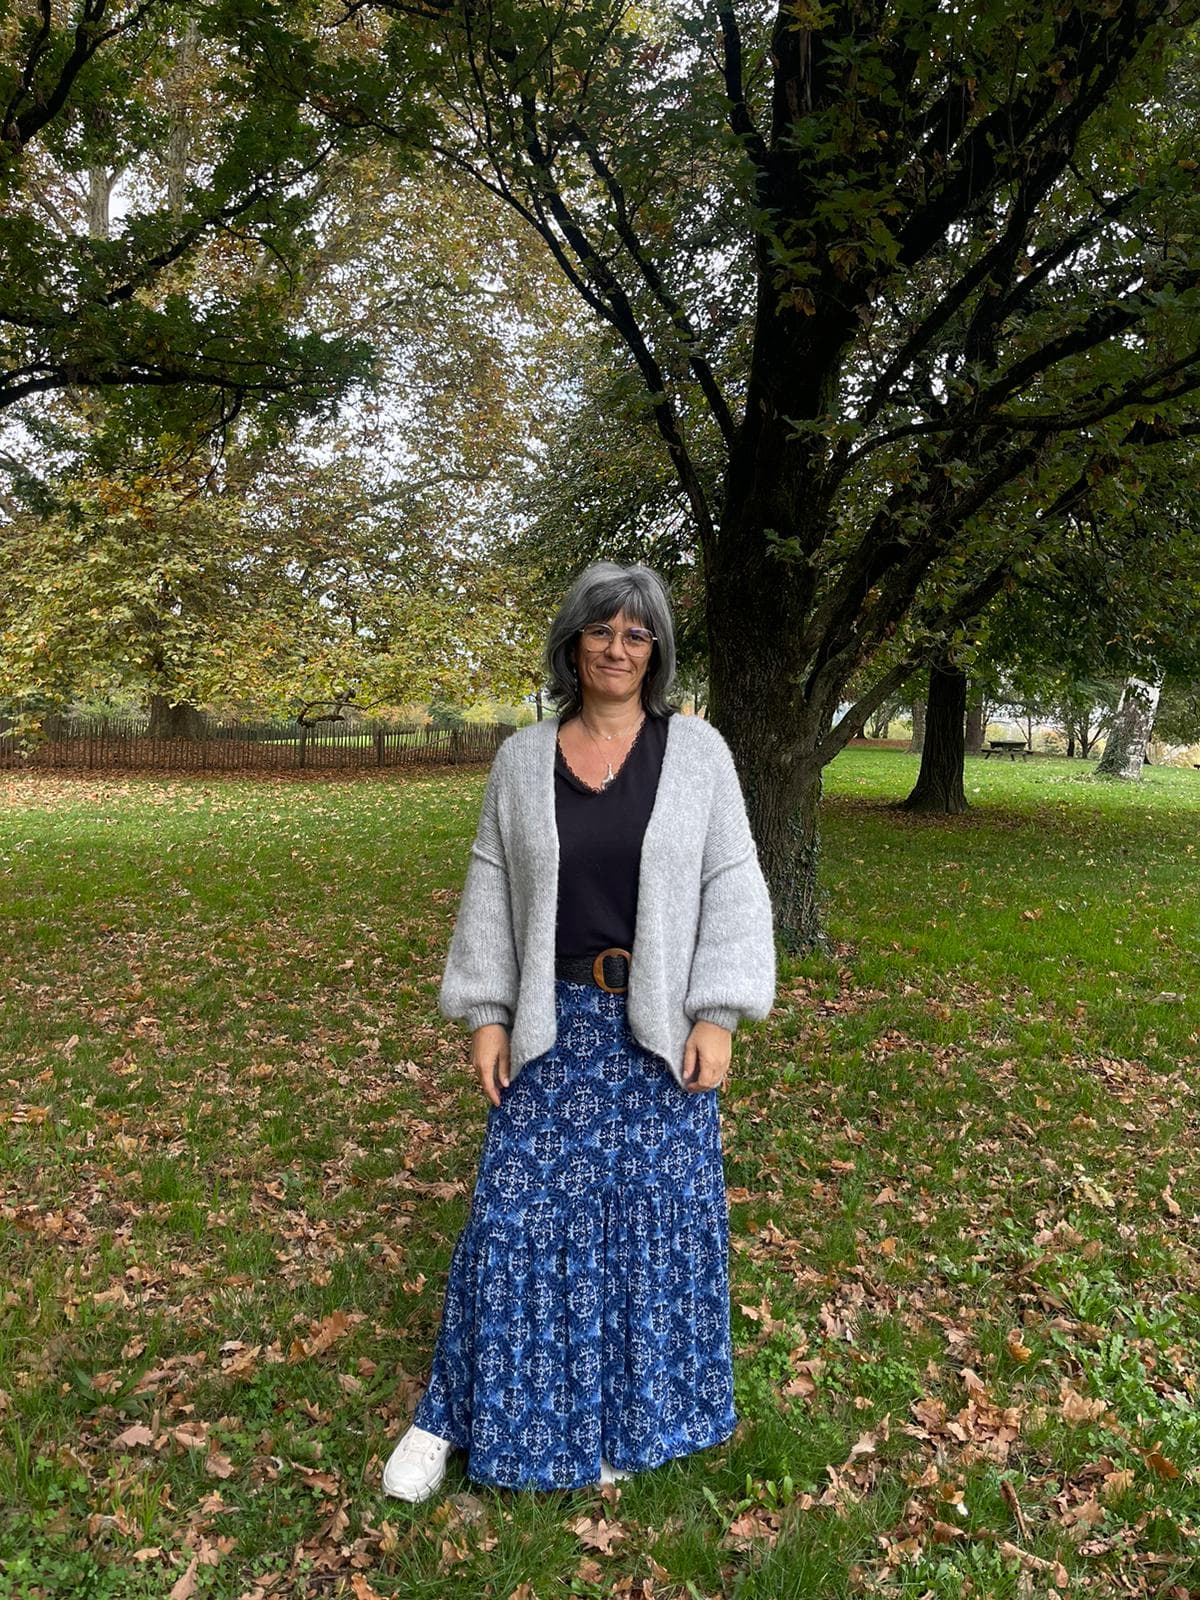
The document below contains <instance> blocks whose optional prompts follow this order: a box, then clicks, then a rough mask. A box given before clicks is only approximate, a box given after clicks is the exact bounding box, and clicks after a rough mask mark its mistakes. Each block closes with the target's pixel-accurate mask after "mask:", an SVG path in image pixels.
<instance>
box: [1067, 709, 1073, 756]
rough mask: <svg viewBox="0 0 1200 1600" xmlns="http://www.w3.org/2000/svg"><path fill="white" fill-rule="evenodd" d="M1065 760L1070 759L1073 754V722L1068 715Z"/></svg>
mask: <svg viewBox="0 0 1200 1600" xmlns="http://www.w3.org/2000/svg"><path fill="white" fill-rule="evenodd" d="M1066 731H1067V760H1068V761H1070V760H1071V759H1072V757H1073V756H1074V754H1075V724H1074V722H1073V721H1072V720H1071V718H1070V717H1068V718H1067V729H1066Z"/></svg>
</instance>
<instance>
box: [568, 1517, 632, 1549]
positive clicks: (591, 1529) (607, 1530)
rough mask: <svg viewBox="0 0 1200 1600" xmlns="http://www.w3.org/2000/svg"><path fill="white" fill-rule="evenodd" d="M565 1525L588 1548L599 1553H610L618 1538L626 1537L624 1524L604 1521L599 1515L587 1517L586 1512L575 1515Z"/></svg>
mask: <svg viewBox="0 0 1200 1600" xmlns="http://www.w3.org/2000/svg"><path fill="white" fill-rule="evenodd" d="M567 1526H568V1527H569V1528H570V1530H571V1532H572V1533H573V1534H574V1535H575V1537H576V1538H577V1539H578V1540H579V1542H580V1544H583V1545H586V1546H587V1547H588V1549H589V1550H599V1551H600V1553H601V1555H606V1556H608V1555H611V1554H612V1547H613V1545H614V1544H616V1543H617V1542H618V1541H619V1540H621V1539H624V1538H627V1537H628V1535H627V1533H626V1530H625V1528H624V1526H623V1525H622V1524H621V1523H619V1522H605V1521H604V1520H603V1518H601V1517H589V1516H587V1515H586V1514H585V1515H584V1516H581V1517H576V1518H575V1520H574V1522H569V1523H568V1524H567Z"/></svg>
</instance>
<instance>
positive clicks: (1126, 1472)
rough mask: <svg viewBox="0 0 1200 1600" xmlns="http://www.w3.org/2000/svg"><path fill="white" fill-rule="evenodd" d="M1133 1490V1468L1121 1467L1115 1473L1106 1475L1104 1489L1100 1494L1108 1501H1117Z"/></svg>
mask: <svg viewBox="0 0 1200 1600" xmlns="http://www.w3.org/2000/svg"><path fill="white" fill-rule="evenodd" d="M1132 1488H1133V1468H1132V1467H1121V1468H1119V1469H1118V1470H1117V1471H1115V1472H1106V1473H1105V1474H1104V1487H1103V1488H1102V1489H1101V1490H1100V1493H1101V1494H1102V1495H1103V1497H1104V1498H1105V1499H1106V1500H1116V1499H1117V1498H1118V1497H1119V1496H1120V1495H1123V1494H1128V1493H1129V1491H1130V1489H1132Z"/></svg>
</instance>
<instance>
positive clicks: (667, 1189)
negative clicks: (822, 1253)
mask: <svg viewBox="0 0 1200 1600" xmlns="http://www.w3.org/2000/svg"><path fill="white" fill-rule="evenodd" d="M547 660H548V666H549V681H550V686H551V689H552V691H553V693H554V696H555V699H556V701H557V703H558V706H559V713H560V714H559V719H558V721H557V722H545V723H538V724H535V725H533V726H532V727H528V728H523V729H522V730H521V731H520V732H518V733H516V734H514V735H513V736H512V737H511V738H509V739H508V740H506V741H505V743H504V744H503V745H502V746H501V747H500V750H499V751H498V752H497V755H496V759H495V762H494V764H493V767H492V772H491V777H490V779H489V781H488V786H487V791H486V794H485V796H484V802H483V812H482V816H481V819H480V823H479V831H478V833H477V835H476V839H475V843H474V846H473V847H472V852H471V861H470V866H469V869H468V872H467V881H466V885H465V888H464V890H463V896H462V901H461V904H460V906H459V912H458V919H457V923H456V925H455V930H454V936H453V938H452V940H451V944H450V953H449V958H448V960H447V964H446V970H445V976H444V979H443V982H442V991H441V1008H442V1011H443V1013H444V1014H445V1015H446V1016H448V1017H453V1018H463V1019H465V1020H466V1022H467V1024H468V1026H469V1027H470V1028H471V1030H472V1035H471V1057H472V1062H473V1064H474V1068H475V1072H476V1074H477V1075H478V1078H479V1082H480V1085H481V1087H482V1089H483V1092H484V1094H485V1095H486V1096H487V1098H488V1100H489V1101H490V1103H491V1109H490V1111H489V1113H488V1124H487V1134H486V1137H485V1140H484V1147H483V1154H482V1157H481V1160H480V1167H479V1175H478V1179H477V1182H476V1187H475V1194H474V1199H473V1202H472V1207H471V1214H470V1218H469V1220H468V1222H467V1225H466V1227H465V1228H464V1230H463V1232H462V1234H461V1235H460V1237H459V1240H458V1243H457V1244H456V1246H455V1250H454V1256H453V1259H452V1262H451V1266H450V1277H449V1283H448V1286H447V1290H446V1300H445V1308H444V1313H443V1318H442V1326H441V1331H440V1333H439V1335H438V1340H437V1346H436V1349H435V1352H434V1358H433V1367H432V1373H431V1376H430V1381H429V1386H428V1388H427V1389H426V1391H425V1394H424V1395H423V1397H422V1399H421V1401H420V1404H419V1405H418V1407H417V1411H416V1415H415V1419H414V1425H413V1427H412V1428H410V1429H409V1430H408V1432H407V1433H406V1434H405V1435H404V1437H403V1438H402V1439H401V1441H400V1443H399V1444H398V1445H397V1446H396V1449H395V1450H394V1452H393V1453H392V1456H391V1458H390V1460H389V1461H388V1463H387V1466H386V1468H385V1470H384V1489H385V1492H386V1493H388V1494H391V1495H394V1496H396V1497H397V1498H399V1499H404V1500H413V1501H415V1500H422V1499H424V1498H425V1497H426V1496H427V1495H429V1494H432V1493H433V1492H434V1490H435V1489H436V1488H437V1487H438V1485H439V1484H440V1483H441V1480H442V1477H443V1474H444V1471H445V1464H446V1459H447V1456H448V1455H449V1453H450V1451H451V1449H453V1448H460V1449H465V1450H467V1451H468V1452H469V1457H468V1462H467V1472H468V1475H469V1476H470V1477H471V1478H472V1479H474V1480H476V1481H477V1482H482V1483H490V1484H497V1485H503V1486H507V1487H510V1488H537V1489H569V1488H578V1487H582V1486H584V1485H587V1484H594V1483H597V1482H608V1481H612V1479H613V1478H614V1477H615V1476H625V1475H628V1474H629V1473H631V1472H635V1471H641V1470H644V1469H647V1468H650V1467H654V1466H658V1465H660V1464H661V1463H662V1462H664V1461H668V1460H670V1459H672V1458H673V1457H675V1456H680V1455H685V1454H688V1453H690V1452H691V1451H694V1450H700V1449H703V1448H705V1447H706V1446H708V1445H712V1444H717V1443H719V1442H720V1441H722V1440H724V1439H726V1438H728V1436H729V1434H730V1432H731V1431H732V1429H733V1425H734V1411H733V1386H732V1359H731V1346H730V1336H729V1286H728V1218H727V1212H726V1205H725V1189H724V1181H723V1174H722V1168H721V1145H720V1129H719V1121H718V1109H717V1095H716V1093H715V1092H714V1091H715V1090H717V1089H718V1088H719V1087H720V1085H721V1084H722V1082H723V1081H724V1079H725V1075H726V1072H727V1071H728V1068H729V1058H730V1041H731V1037H732V1033H733V1030H734V1029H735V1028H736V1026H737V1023H738V1021H739V1020H740V1019H741V1018H743V1017H764V1016H766V1014H767V1012H768V1011H769V1010H770V1007H771V1003H772V999H773V996H774V984H775V970H774V943H773V939H772V930H771V908H770V901H769V899H768V897H767V891H766V886H765V884H764V882H763V878H762V874H761V872H760V870H759V866H758V860H757V857H756V855H755V850H754V844H753V841H752V839H751V836H750V830H749V827H748V825H747V821H746V811H745V806H744V803H743V800H742V795H741V790H740V788H739V786H738V780H737V774H736V772H735V770H734V766H733V761H732V759H731V757H730V755H729V751H728V749H727V748H726V746H725V743H724V741H723V740H722V739H721V736H720V735H719V734H718V733H717V732H716V731H715V729H713V728H712V727H711V726H710V725H709V724H708V723H706V722H703V721H702V720H700V719H699V718H695V717H682V716H678V715H672V714H671V710H670V707H669V706H668V705H667V702H666V693H667V691H668V689H669V687H670V684H671V681H672V678H673V676H674V669H675V645H674V637H673V632H672V625H671V612H670V605H669V601H668V598H667V592H666V589H665V586H664V585H663V583H662V580H661V579H660V578H659V577H658V576H657V575H656V574H655V573H653V572H651V571H650V570H649V569H648V568H646V567H641V566H633V567H620V566H616V565H614V564H612V563H609V562H599V563H597V564H596V565H595V566H592V567H589V568H588V569H587V571H585V572H584V573H583V574H582V576H581V577H579V578H578V579H577V580H576V582H575V583H574V585H573V586H572V588H571V590H570V592H569V593H568V594H567V596H566V598H565V599H564V601H563V604H562V607H561V609H560V610H559V613H558V616H557V617H556V618H555V621H554V623H553V625H552V627H551V630H550V636H549V640H548V643H547Z"/></svg>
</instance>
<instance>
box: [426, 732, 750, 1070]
mask: <svg viewBox="0 0 1200 1600" xmlns="http://www.w3.org/2000/svg"><path fill="white" fill-rule="evenodd" d="M557 733H558V723H557V722H554V721H547V722H539V723H534V724H533V725H532V726H530V727H527V728H522V729H521V730H520V731H519V732H517V733H514V734H512V735H511V736H510V737H509V738H508V739H506V740H505V742H504V743H503V744H502V745H501V746H500V749H499V750H498V751H497V752H496V759H495V761H494V762H493V764H492V771H491V776H490V777H489V779H488V785H487V790H486V793H485V794H484V799H483V812H482V815H481V817H480V821H479V831H478V833H477V834H476V837H475V842H474V844H473V845H472V847H471V857H470V863H469V866H468V868H467V880H466V884H465V886H464V888H463V894H462V900H461V902H460V904H459V908H458V920H457V922H456V924H455V928H454V935H453V938H452V939H451V941H450V952H449V956H448V957H447V961H446V970H445V974H444V976H443V979H442V988H441V995H440V1005H441V1010H442V1014H443V1015H444V1016H446V1017H451V1018H463V1019H465V1020H466V1023H467V1025H468V1027H470V1028H472V1029H475V1028H479V1027H482V1026H483V1025H484V1024H485V1023H489V1022H498V1023H502V1024H503V1025H504V1026H505V1027H506V1028H509V1029H511V1032H512V1040H511V1062H512V1066H511V1070H512V1075H513V1076H514V1077H515V1076H516V1074H517V1073H518V1072H519V1071H520V1069H521V1067H522V1066H523V1065H524V1063H525V1062H526V1061H532V1060H533V1059H534V1057H535V1056H539V1055H542V1054H543V1053H544V1052H545V1051H547V1050H549V1049H550V1048H551V1046H552V1045H553V1044H554V1039H555V1016H554V939H555V924H556V920H557V904H558V829H557V826H556V823H555V812H554V755H555V743H556V738H557ZM774 996H775V942H774V937H773V932H772V926H771V902H770V898H769V897H768V894H767V887H766V884H765V882H764V881H763V875H762V872H761V870H760V868H759V865H758V857H757V855H756V853H755V849H754V840H753V839H752V837H751V834H750V827H749V824H748V822H747V820H746V807H745V803H744V801H743V799H742V791H741V786H740V785H739V783H738V777H737V771H736V769H735V768H734V764H733V758H732V756H731V755H730V753H729V748H728V746H727V745H726V743H725V741H724V739H722V737H721V735H720V734H719V733H718V732H717V730H716V729H715V728H714V727H713V726H712V725H711V724H710V723H708V722H705V721H703V720H702V719H701V718H698V717H684V716H680V715H674V716H672V717H671V719H670V722H669V723H668V726H667V745H666V751H665V753H664V755H663V763H662V771H661V774H660V776H659V780H658V792H657V794H656V796H655V801H654V809H653V811H652V812H651V815H650V821H649V823H648V824H647V827H646V833H645V838H644V840H643V843H642V858H641V867H640V870H639V875H638V902H637V925H636V929H635V933H634V940H633V950H632V960H631V963H630V974H629V993H628V1011H627V1015H628V1019H629V1025H630V1028H631V1030H632V1032H633V1035H634V1037H635V1038H636V1039H637V1040H638V1042H639V1043H640V1044H641V1045H642V1046H643V1047H644V1048H645V1049H647V1050H649V1051H650V1052H652V1054H654V1055H657V1056H661V1057H662V1059H663V1060H664V1061H666V1062H667V1064H668V1065H669V1066H670V1068H671V1070H672V1072H673V1073H674V1074H675V1077H676V1078H677V1079H678V1080H679V1081H680V1082H681V1083H682V1081H683V1052H684V1046H685V1044H686V1043H687V1037H688V1034H689V1032H690V1031H691V1026H692V1023H693V1022H695V1021H697V1020H701V1019H702V1020H706V1021H709V1022H716V1023H720V1025H721V1026H722V1027H724V1028H729V1029H733V1028H735V1027H736V1026H737V1024H738V1022H739V1021H740V1020H741V1019H742V1018H743V1017H765V1016H766V1015H767V1013H768V1011H770V1009H771V1005H772V1002H773V1000H774Z"/></svg>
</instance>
